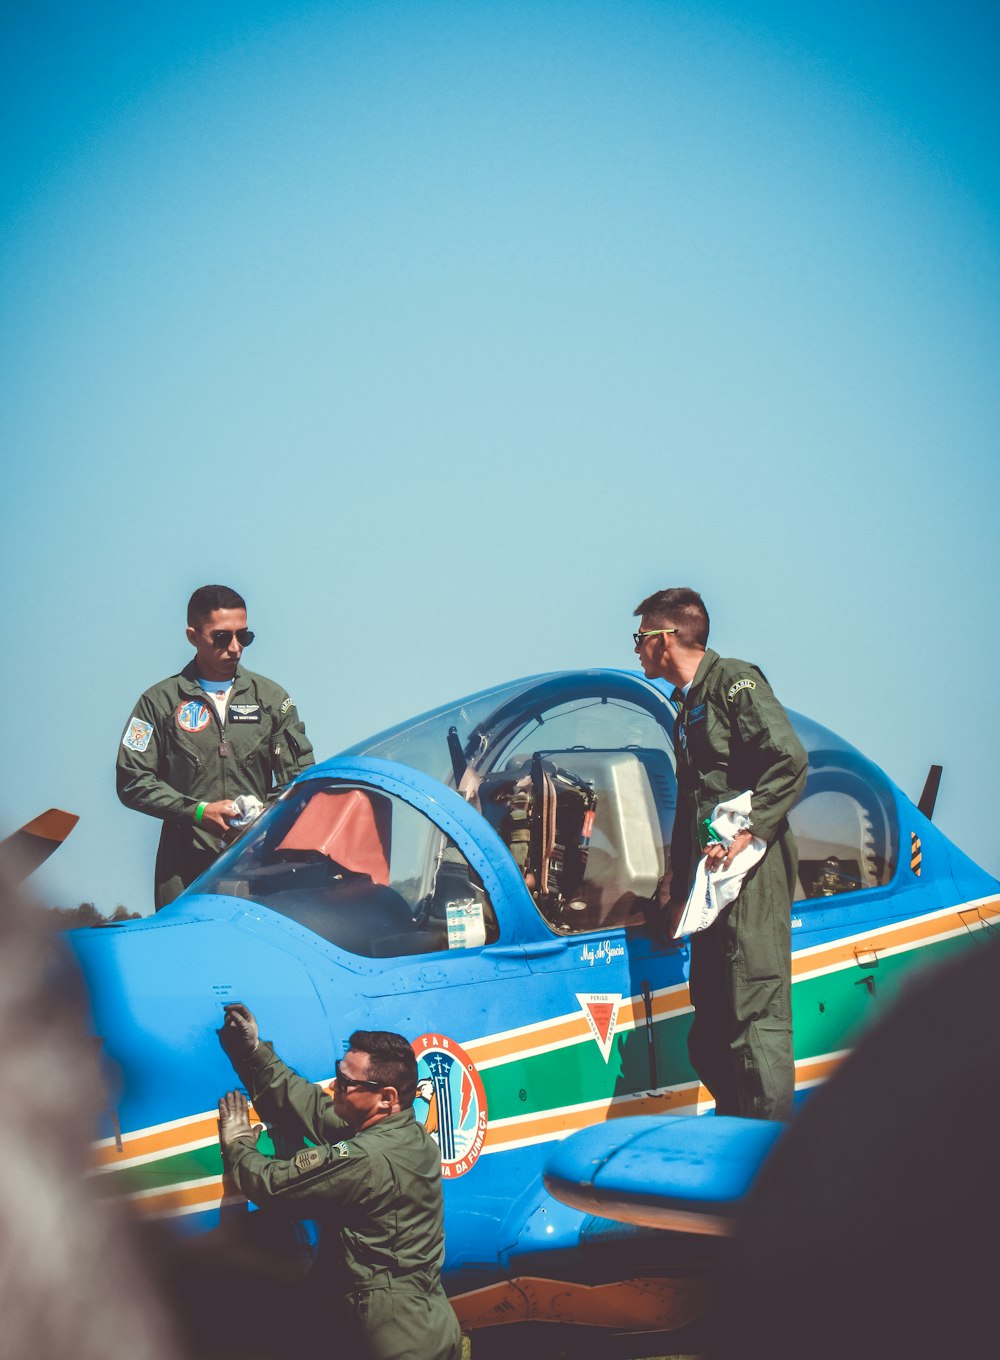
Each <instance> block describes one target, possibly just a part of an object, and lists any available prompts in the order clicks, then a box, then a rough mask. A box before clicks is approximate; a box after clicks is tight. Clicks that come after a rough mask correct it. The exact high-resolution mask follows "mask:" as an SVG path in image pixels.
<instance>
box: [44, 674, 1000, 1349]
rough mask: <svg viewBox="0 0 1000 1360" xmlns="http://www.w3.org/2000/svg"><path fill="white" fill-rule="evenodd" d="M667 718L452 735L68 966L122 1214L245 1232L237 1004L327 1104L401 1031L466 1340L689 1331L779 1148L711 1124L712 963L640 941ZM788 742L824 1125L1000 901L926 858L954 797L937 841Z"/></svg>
mask: <svg viewBox="0 0 1000 1360" xmlns="http://www.w3.org/2000/svg"><path fill="white" fill-rule="evenodd" d="M669 694H670V687H669V686H667V685H665V684H662V683H659V682H657V681H650V680H647V679H644V678H643V677H642V676H641V675H638V674H636V673H633V672H627V671H619V670H588V671H574V672H560V673H553V674H545V675H539V676H534V677H531V678H528V679H523V680H518V681H515V682H512V683H508V684H505V685H502V686H499V687H497V688H494V689H490V690H487V691H484V692H482V693H479V694H476V695H473V696H471V697H469V698H466V699H462V700H460V701H458V702H456V703H452V704H449V705H446V706H444V707H442V708H438V709H436V710H434V711H433V712H430V713H426V714H423V715H422V716H420V717H418V718H415V719H412V720H410V721H408V722H404V723H401V724H400V725H399V726H397V727H394V728H392V729H390V730H389V731H386V732H383V733H381V734H380V735H378V736H376V737H373V738H371V739H370V740H368V741H365V742H362V743H359V744H358V745H357V746H354V747H352V748H351V749H350V750H347V751H345V752H343V753H342V754H341V755H339V756H337V757H335V758H334V759H332V760H328V761H326V762H324V763H323V764H321V765H317V766H316V767H314V768H313V769H312V770H310V771H308V772H307V773H306V774H304V775H302V776H301V777H300V778H299V779H298V780H297V781H296V782H295V784H294V785H292V786H291V787H290V788H289V789H288V790H286V792H285V793H284V794H283V795H282V796H281V798H280V799H278V800H277V802H275V803H274V804H273V805H272V806H271V807H270V808H269V809H268V810H267V811H266V812H265V813H264V815H263V816H262V817H261V818H260V819H259V820H258V821H257V822H255V823H254V824H253V825H252V827H250V828H249V829H248V831H247V832H245V833H244V834H243V836H242V837H241V838H240V839H239V840H238V841H236V842H235V843H234V844H233V845H231V846H230V847H229V848H228V849H226V850H225V851H224V852H223V853H222V854H221V856H220V858H219V859H218V860H217V862H216V863H215V864H214V865H213V866H212V868H211V869H210V870H209V871H208V872H207V873H206V874H204V875H203V876H202V878H201V879H199V880H198V882H197V883H195V884H193V885H192V886H191V888H189V889H188V890H187V892H185V893H184V894H183V895H182V896H181V897H180V898H179V899H178V900H177V901H175V902H173V903H172V904H171V905H170V906H168V907H166V908H164V909H163V910H162V911H161V912H160V913H159V914H158V915H156V916H155V917H152V918H147V919H145V920H142V921H138V922H130V923H125V924H122V925H115V926H109V927H108V928H106V929H99V930H86V931H76V932H73V933H72V934H71V935H70V936H69V938H70V941H71V943H72V947H73V949H74V951H75V953H76V956H77V958H78V959H79V962H80V964H81V966H82V968H83V971H84V974H85V976H86V979H87V982H88V985H89V990H90V995H91V998H92V1006H93V1014H94V1024H95V1027H96V1033H97V1034H98V1035H99V1036H100V1038H101V1040H102V1042H103V1049H104V1053H105V1056H106V1059H107V1066H108V1078H109V1089H110V1090H111V1092H112V1093H113V1094H112V1097H111V1107H110V1108H109V1109H108V1111H107V1117H106V1123H105V1126H104V1128H103V1129H101V1130H100V1135H101V1136H100V1138H99V1141H98V1142H97V1143H96V1145H95V1148H94V1165H95V1172H94V1174H95V1176H97V1177H98V1178H100V1180H101V1182H102V1185H103V1186H104V1187H105V1188H106V1189H107V1190H108V1191H109V1192H111V1193H115V1194H119V1195H122V1196H125V1197H127V1198H128V1199H129V1200H130V1201H131V1202H132V1204H133V1205H134V1207H135V1209H136V1210H137V1211H139V1212H140V1213H142V1214H143V1215H146V1216H148V1217H149V1218H151V1219H157V1220H170V1221H171V1222H172V1223H173V1224H174V1225H175V1226H176V1227H177V1229H178V1230H180V1231H184V1232H192V1233H194V1232H203V1231H205V1230H209V1229H212V1228H213V1227H215V1226H217V1225H218V1224H219V1223H220V1221H221V1220H222V1219H223V1218H224V1217H233V1216H236V1217H240V1216H245V1215H246V1214H247V1213H248V1212H249V1207H248V1206H247V1204H246V1202H245V1201H244V1200H243V1199H242V1198H241V1197H240V1196H239V1195H238V1194H237V1193H236V1192H235V1190H234V1188H233V1187H232V1186H231V1185H230V1184H228V1183H227V1182H226V1181H225V1180H224V1179H223V1175H222V1167H221V1160H220V1155H219V1147H218V1131H217V1125H216V1106H217V1101H218V1098H219V1096H220V1095H221V1094H222V1093H223V1092H224V1091H226V1090H227V1089H229V1088H230V1087H231V1086H232V1084H233V1075H232V1070H231V1068H230V1066H229V1063H228V1060H227V1059H226V1056H225V1054H224V1053H223V1052H222V1050H221V1048H220V1046H219V1043H218V1040H217V1038H216V1030H217V1029H218V1027H219V1026H220V1025H221V1023H222V1019H223V1009H222V1008H223V1005H224V1004H225V1003H227V1002H232V1001H242V1002H245V1003H247V1004H248V1005H250V1006H251V1007H252V1009H253V1010H254V1012H255V1014H256V1015H257V1017H258V1018H259V1020H260V1023H261V1030H262V1033H263V1035H264V1036H265V1037H266V1038H268V1039H271V1040H272V1041H273V1042H274V1044H275V1046H276V1048H277V1050H278V1052H279V1053H280V1054H281V1056H282V1057H283V1058H284V1059H285V1061H286V1062H288V1063H290V1064H291V1065H292V1066H293V1067H295V1068H296V1069H297V1070H298V1071H300V1072H301V1073H303V1074H304V1075H305V1076H307V1077H309V1078H311V1079H313V1080H315V1081H317V1082H321V1083H327V1082H329V1081H330V1080H331V1078H332V1076H333V1072H334V1065H335V1063H336V1061H337V1059H338V1058H340V1057H341V1056H342V1054H343V1053H344V1052H345V1051H346V1048H347V1037H348V1035H349V1034H350V1033H351V1031H352V1030H354V1029H355V1028H372V1027H378V1028H384V1029H391V1030H396V1031H399V1032H400V1033H403V1034H405V1035H407V1037H409V1038H412V1041H413V1044H414V1048H415V1051H416V1053H417V1058H418V1074H419V1086H418V1095H417V1101H416V1107H415V1108H416V1111H417V1115H418V1117H419V1118H421V1119H422V1120H423V1122H424V1123H425V1125H426V1127H427V1128H428V1130H429V1131H430V1132H431V1133H432V1135H433V1136H434V1137H435V1139H436V1140H437V1142H438V1144H439V1146H440V1150H441V1163H442V1173H443V1177H444V1195H445V1208H446V1252H447V1255H446V1262H445V1270H444V1279H445V1284H446V1288H447V1290H448V1293H449V1295H450V1297H451V1299H452V1302H453V1305H454V1307H455V1310H456V1312H457V1314H458V1317H459V1319H460V1321H461V1324H462V1326H463V1329H465V1330H473V1329H476V1328H487V1327H495V1326H499V1325H501V1324H510V1323H518V1322H526V1321H557V1322H562V1323H573V1324H581V1325H588V1326H592V1327H595V1328H603V1329H610V1330H612V1331H619V1332H621V1331H630V1330H635V1331H670V1330H671V1329H676V1328H681V1327H684V1326H685V1325H686V1324H688V1323H690V1322H692V1321H693V1320H694V1319H696V1318H697V1317H698V1316H699V1315H700V1314H701V1313H702V1312H703V1310H704V1308H705V1301H706V1281H707V1272H708V1271H709V1270H710V1268H711V1264H712V1257H711V1250H710V1249H711V1246H712V1243H713V1241H715V1240H716V1239H717V1237H718V1235H719V1234H720V1233H724V1232H726V1231H728V1224H729V1221H730V1219H731V1212H732V1206H733V1203H734V1202H735V1201H737V1200H738V1199H739V1197H740V1195H741V1194H742V1192H743V1190H744V1189H745V1188H746V1186H747V1185H748V1184H749V1182H750V1180H751V1179H752V1176H753V1173H754V1171H755V1169H756V1166H757V1165H758V1163H759V1161H760V1159H761V1158H762V1157H763V1156H764V1155H765V1154H766V1151H767V1149H768V1147H769V1146H770V1144H771V1142H772V1141H773V1139H774V1137H776V1136H777V1135H778V1133H779V1132H780V1130H779V1128H778V1126H774V1125H766V1124H761V1123H753V1122H751V1121H741V1120H732V1119H722V1118H719V1119H714V1118H713V1119H690V1118H686V1116H691V1115H698V1114H704V1113H706V1112H708V1111H710V1110H711V1109H712V1102H711V1099H710V1097H709V1095H708V1093H707V1091H705V1090H704V1088H702V1087H701V1086H700V1085H699V1083H698V1080H697V1078H696V1076H695V1074H694V1072H693V1070H692V1068H691V1066H690V1064H689V1062H688V1058H687V1049H686V1036H687V1032H688V1028H689V1025H690V1019H691V1007H690V1002H689V996H688V988H687V961H688V953H687V948H686V947H685V946H683V945H682V944H678V943H674V942H672V941H668V940H666V939H664V938H663V937H662V936H661V935H659V934H658V933H657V932H656V931H655V930H654V929H652V928H651V926H650V925H649V924H647V921H646V912H647V910H648V908H649V903H650V899H651V896H652V895H653V893H654V892H655V889H656V885H657V883H658V881H659V879H660V878H661V876H662V875H663V873H664V869H665V851H664V847H665V846H669V841H670V829H671V825H672V820H673V815H674V809H675V804H676V783H675V778H674V764H673V753H672V732H673V727H674V720H675V706H674V705H673V703H672V702H671V700H670V698H669ZM792 720H793V723H794V726H795V729H796V731H797V733H798V735H799V737H800V739H801V740H802V742H803V744H804V746H805V747H806V750H807V751H808V754H809V766H810V768H809V778H808V782H807V786H806V789H805V792H804V794H803V796H802V798H801V799H800V801H799V803H798V804H797V806H796V807H795V809H794V811H793V813H792V818H791V820H792V824H793V829H794V831H795V834H796V838H797V843H798V848H799V885H798V892H797V895H796V901H795V903H794V905H793V915H792V926H793V932H792V939H793V950H794V953H793V976H794V987H793V997H794V1008H795V1051H796V1075H797V1088H798V1090H799V1091H800V1092H806V1091H807V1090H808V1089H809V1088H810V1087H812V1086H814V1085H815V1084H817V1083H819V1082H821V1081H822V1080H823V1079H824V1077H826V1076H827V1075H828V1074H829V1073H830V1072H831V1071H832V1070H833V1069H834V1068H835V1067H836V1066H837V1064H838V1062H839V1061H840V1060H841V1058H842V1056H843V1055H844V1053H845V1051H846V1050H847V1049H848V1048H849V1047H850V1046H851V1045H852V1043H853V1042H854V1040H855V1038H856V1036H857V1035H858V1034H859V1032H860V1031H861V1030H862V1029H863V1028H864V1027H865V1026H866V1024H868V1023H869V1022H871V1021H872V1020H873V1019H874V1018H876V1017H877V1016H878V1015H879V1013H880V1011H881V1010H882V1009H884V1007H885V1005H886V1003H887V1002H888V1001H889V1000H890V999H891V998H892V997H893V996H894V995H895V994H896V993H897V992H898V990H899V988H900V985H901V983H902V982H903V980H904V978H905V977H906V976H907V975H908V974H909V973H910V972H911V970H912V969H915V968H922V967H926V966H927V964H929V963H930V962H932V961H934V960H938V959H943V958H946V957H948V956H950V955H952V954H954V953H955V952H957V951H959V950H962V949H965V948H967V947H969V945H970V942H972V941H974V939H975V937H976V935H977V934H978V933H979V932H981V931H983V930H985V929H986V928H987V927H988V926H989V925H990V924H991V923H995V922H996V921H997V919H998V918H1000V883H998V882H997V880H996V879H994V878H993V877H991V876H990V875H989V874H987V873H986V872H985V871H983V870H982V869H980V868H978V867H977V866H976V865H975V864H974V863H973V862H972V861H971V860H970V859H968V858H967V857H966V856H965V855H964V854H962V852H961V851H959V850H958V849H957V847H956V846H954V845H953V844H952V843H951V842H950V841H949V840H948V839H947V838H946V837H945V836H944V835H943V834H942V833H941V832H940V831H939V830H937V828H936V827H934V826H933V825H932V823H931V821H930V819H929V815H925V814H929V813H930V812H931V811H932V799H931V796H930V795H929V794H928V795H927V796H926V800H925V801H924V804H923V806H924V810H923V811H921V810H920V809H918V807H916V806H914V805H913V804H912V803H911V802H910V801H909V800H908V799H907V798H906V797H905V796H904V795H903V794H902V793H901V792H900V791H899V789H897V788H896V787H895V786H894V785H893V784H892V783H891V782H890V781H889V779H888V778H887V777H886V776H885V774H884V773H883V772H882V771H881V770H880V769H878V767H877V766H875V765H874V764H872V762H871V761H869V760H867V759H866V758H865V757H864V756H863V755H862V754H861V753H860V752H859V751H857V750H856V749H855V748H854V747H852V746H850V745H849V744H848V743H846V742H844V741H843V740H841V739H840V738H839V737H837V736H835V735H834V734H833V733H832V732H830V731H828V730H827V729H825V728H823V727H821V726H819V725H818V724H817V723H815V722H812V721H810V720H809V719H807V718H803V717H799V716H797V715H792ZM934 1079H935V1074H934V1073H933V1072H928V1073H927V1080H928V1081H933V1080H934ZM650 1115H655V1116H657V1118H656V1119H655V1120H650V1119H649V1118H648V1116H650ZM664 1116H667V1117H666V1118H664ZM262 1146H263V1147H264V1149H265V1150H267V1149H268V1148H269V1147H270V1146H272V1145H271V1144H269V1143H268V1142H267V1135H266V1134H265V1135H264V1142H263V1143H262ZM546 1177H547V1180H546ZM664 1228H668V1229H670V1231H669V1232H667V1233H664V1232H663V1231H662V1230H663V1229H664Z"/></svg>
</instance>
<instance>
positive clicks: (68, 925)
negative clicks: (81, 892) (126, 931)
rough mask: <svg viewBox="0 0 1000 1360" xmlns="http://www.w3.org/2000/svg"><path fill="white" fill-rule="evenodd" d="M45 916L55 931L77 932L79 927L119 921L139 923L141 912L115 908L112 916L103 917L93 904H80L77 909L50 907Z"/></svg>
mask: <svg viewBox="0 0 1000 1360" xmlns="http://www.w3.org/2000/svg"><path fill="white" fill-rule="evenodd" d="M47 915H48V916H49V917H50V918H51V920H50V921H49V924H50V925H52V926H54V927H55V928H56V930H78V929H79V928H80V927H81V926H109V925H116V924H117V923H118V922H119V921H141V920H142V912H141V911H129V910H128V908H127V907H115V911H114V915H113V916H105V915H104V913H103V912H102V911H98V910H97V908H96V907H95V906H94V904H93V902H81V903H80V905H79V906H78V907H50V908H49V910H48V912H47Z"/></svg>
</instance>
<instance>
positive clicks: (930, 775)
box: [917, 765, 941, 821]
mask: <svg viewBox="0 0 1000 1360" xmlns="http://www.w3.org/2000/svg"><path fill="white" fill-rule="evenodd" d="M940 786H941V766H940V765H932V766H931V768H930V769H929V770H928V771H927V778H926V780H925V781H924V791H923V793H922V794H921V795H920V802H919V803H918V804H917V811H918V812H922V813H923V814H924V816H925V817H926V818H927V820H928V821H930V820H931V818H932V817H933V816H934V804H935V803H936V802H937V796H938V789H939V788H940Z"/></svg>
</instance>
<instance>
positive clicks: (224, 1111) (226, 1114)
mask: <svg viewBox="0 0 1000 1360" xmlns="http://www.w3.org/2000/svg"><path fill="white" fill-rule="evenodd" d="M263 1127H264V1126H263V1124H255V1125H254V1126H253V1128H251V1127H250V1106H249V1103H248V1102H247V1098H246V1096H245V1095H244V1094H243V1092H242V1091H227V1092H226V1094H225V1095H224V1096H223V1097H222V1099H221V1100H220V1101H219V1143H220V1144H221V1146H222V1147H228V1146H229V1144H230V1143H235V1142H236V1141H237V1139H239V1138H252V1139H253V1140H254V1142H255V1143H256V1141H257V1137H258V1135H259V1134H260V1132H261V1130H262V1129H263Z"/></svg>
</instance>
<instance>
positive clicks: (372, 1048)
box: [219, 1005, 462, 1360]
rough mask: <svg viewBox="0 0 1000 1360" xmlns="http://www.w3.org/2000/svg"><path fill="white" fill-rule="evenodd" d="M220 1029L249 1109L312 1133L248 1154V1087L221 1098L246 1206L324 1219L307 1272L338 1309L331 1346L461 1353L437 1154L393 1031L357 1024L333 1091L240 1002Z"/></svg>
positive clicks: (405, 1054) (420, 1357)
mask: <svg viewBox="0 0 1000 1360" xmlns="http://www.w3.org/2000/svg"><path fill="white" fill-rule="evenodd" d="M225 1010H226V1019H225V1023H224V1025H223V1027H222V1029H221V1030H220V1031H219V1038H220V1040H221V1042H222V1046H223V1048H224V1049H225V1050H226V1052H227V1053H228V1055H229V1058H230V1061H231V1062H232V1064H233V1067H234V1068H235V1069H236V1072H237V1074H238V1075H239V1077H240V1078H241V1080H242V1081H243V1082H244V1084H245V1086H246V1088H247V1090H248V1091H249V1092H250V1096H251V1099H252V1100H253V1104H254V1108H255V1110H256V1111H257V1113H258V1114H260V1115H261V1117H262V1118H264V1119H267V1120H268V1121H269V1122H271V1123H273V1125H274V1126H275V1129H276V1131H277V1132H279V1133H280V1134H281V1135H283V1136H288V1137H292V1138H294V1139H295V1140H296V1141H301V1140H302V1139H303V1137H305V1138H308V1139H310V1140H311V1141H312V1142H314V1143H316V1146H315V1147H309V1148H306V1147H303V1149H302V1150H301V1151H300V1152H297V1153H296V1154H295V1156H294V1157H293V1158H291V1160H289V1161H282V1160H279V1159H277V1158H271V1157H265V1156H263V1154H262V1153H260V1152H258V1151H257V1147H256V1143H257V1134H258V1133H259V1132H260V1128H259V1126H258V1127H257V1128H256V1129H254V1128H251V1126H250V1120H249V1114H248V1106H247V1099H246V1096H244V1095H243V1094H242V1092H240V1091H230V1092H228V1094H227V1095H225V1096H223V1098H222V1099H221V1100H220V1101H219V1142H220V1144H221V1146H222V1159H223V1163H224V1165H225V1169H226V1171H227V1172H228V1173H229V1174H230V1175H231V1176H232V1178H233V1180H234V1181H235V1182H236V1185H237V1186H238V1188H239V1189H240V1191H241V1192H242V1193H243V1194H244V1195H246V1197H247V1199H250V1200H252V1201H253V1202H254V1204H257V1205H260V1206H262V1207H263V1206H269V1207H270V1206H274V1207H275V1208H277V1207H279V1206H280V1207H282V1208H284V1209H286V1210H287V1212H288V1213H289V1214H291V1215H292V1216H293V1217H296V1218H312V1219H315V1220H316V1222H317V1223H318V1224H319V1226H320V1233H321V1237H320V1248H319V1256H318V1258H317V1261H316V1264H315V1266H314V1267H313V1269H312V1271H311V1272H310V1276H309V1278H310V1281H311V1282H312V1283H313V1284H314V1285H315V1286H316V1288H317V1289H318V1290H319V1291H320V1292H321V1295H322V1298H323V1300H324V1301H325V1303H326V1304H327V1306H330V1305H332V1306H333V1308H334V1310H335V1312H336V1317H335V1318H334V1319H332V1321H333V1322H334V1323H335V1327H334V1330H333V1332H332V1335H333V1336H334V1338H335V1340H336V1351H337V1353H338V1354H339V1355H343V1356H351V1357H354V1356H358V1357H360V1358H362V1360H459V1357H460V1356H461V1353H462V1341H461V1333H460V1331H459V1326H458V1319H457V1318H456V1317H455V1314H454V1311H453V1310H452V1307H451V1304H450V1303H449V1302H448V1299H447V1296H446V1295H445V1292H444V1289H443V1288H442V1286H441V1263H442V1261H443V1260H444V1201H443V1197H442V1193H441V1156H440V1153H439V1151H438V1147H437V1144H436V1143H435V1142H434V1141H433V1140H432V1139H431V1138H430V1137H428V1135H427V1133H426V1132H425V1131H424V1128H423V1126H422V1125H420V1124H419V1123H418V1122H417V1120H416V1119H415V1117H414V1114H413V1108H412V1107H413V1098H414V1095H415V1093H416V1087H417V1061H416V1058H415V1056H414V1053H413V1049H412V1048H411V1047H410V1045H409V1044H408V1043H407V1041H406V1040H405V1039H404V1038H403V1037H402V1035H399V1034H391V1033H389V1032H387V1031H385V1030H357V1031H356V1032H355V1033H354V1034H352V1035H351V1038H350V1048H349V1050H348V1052H347V1053H346V1054H345V1055H344V1057H343V1058H342V1059H341V1060H340V1062H338V1063H337V1066H336V1078H335V1080H334V1081H333V1082H332V1083H331V1087H330V1089H331V1091H332V1092H333V1098H332V1100H331V1098H330V1096H329V1095H327V1094H326V1092H324V1091H322V1090H321V1089H320V1088H319V1087H318V1086H316V1085H314V1084H313V1083H312V1082H311V1081H306V1080H305V1079H304V1078H303V1077H300V1076H299V1075H298V1074H297V1073H295V1072H293V1071H292V1069H291V1068H290V1067H287V1066H286V1065H285V1064H284V1063H283V1062H282V1061H281V1059H280V1058H279V1057H278V1056H277V1054H276V1053H275V1052H274V1049H273V1048H272V1047H271V1045H270V1044H268V1043H264V1042H261V1040H260V1038H259V1032H258V1027H257V1021H256V1020H255V1019H254V1017H253V1015H252V1014H251V1013H250V1011H249V1010H248V1009H247V1008H246V1006H243V1005H230V1006H226V1008H225Z"/></svg>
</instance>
